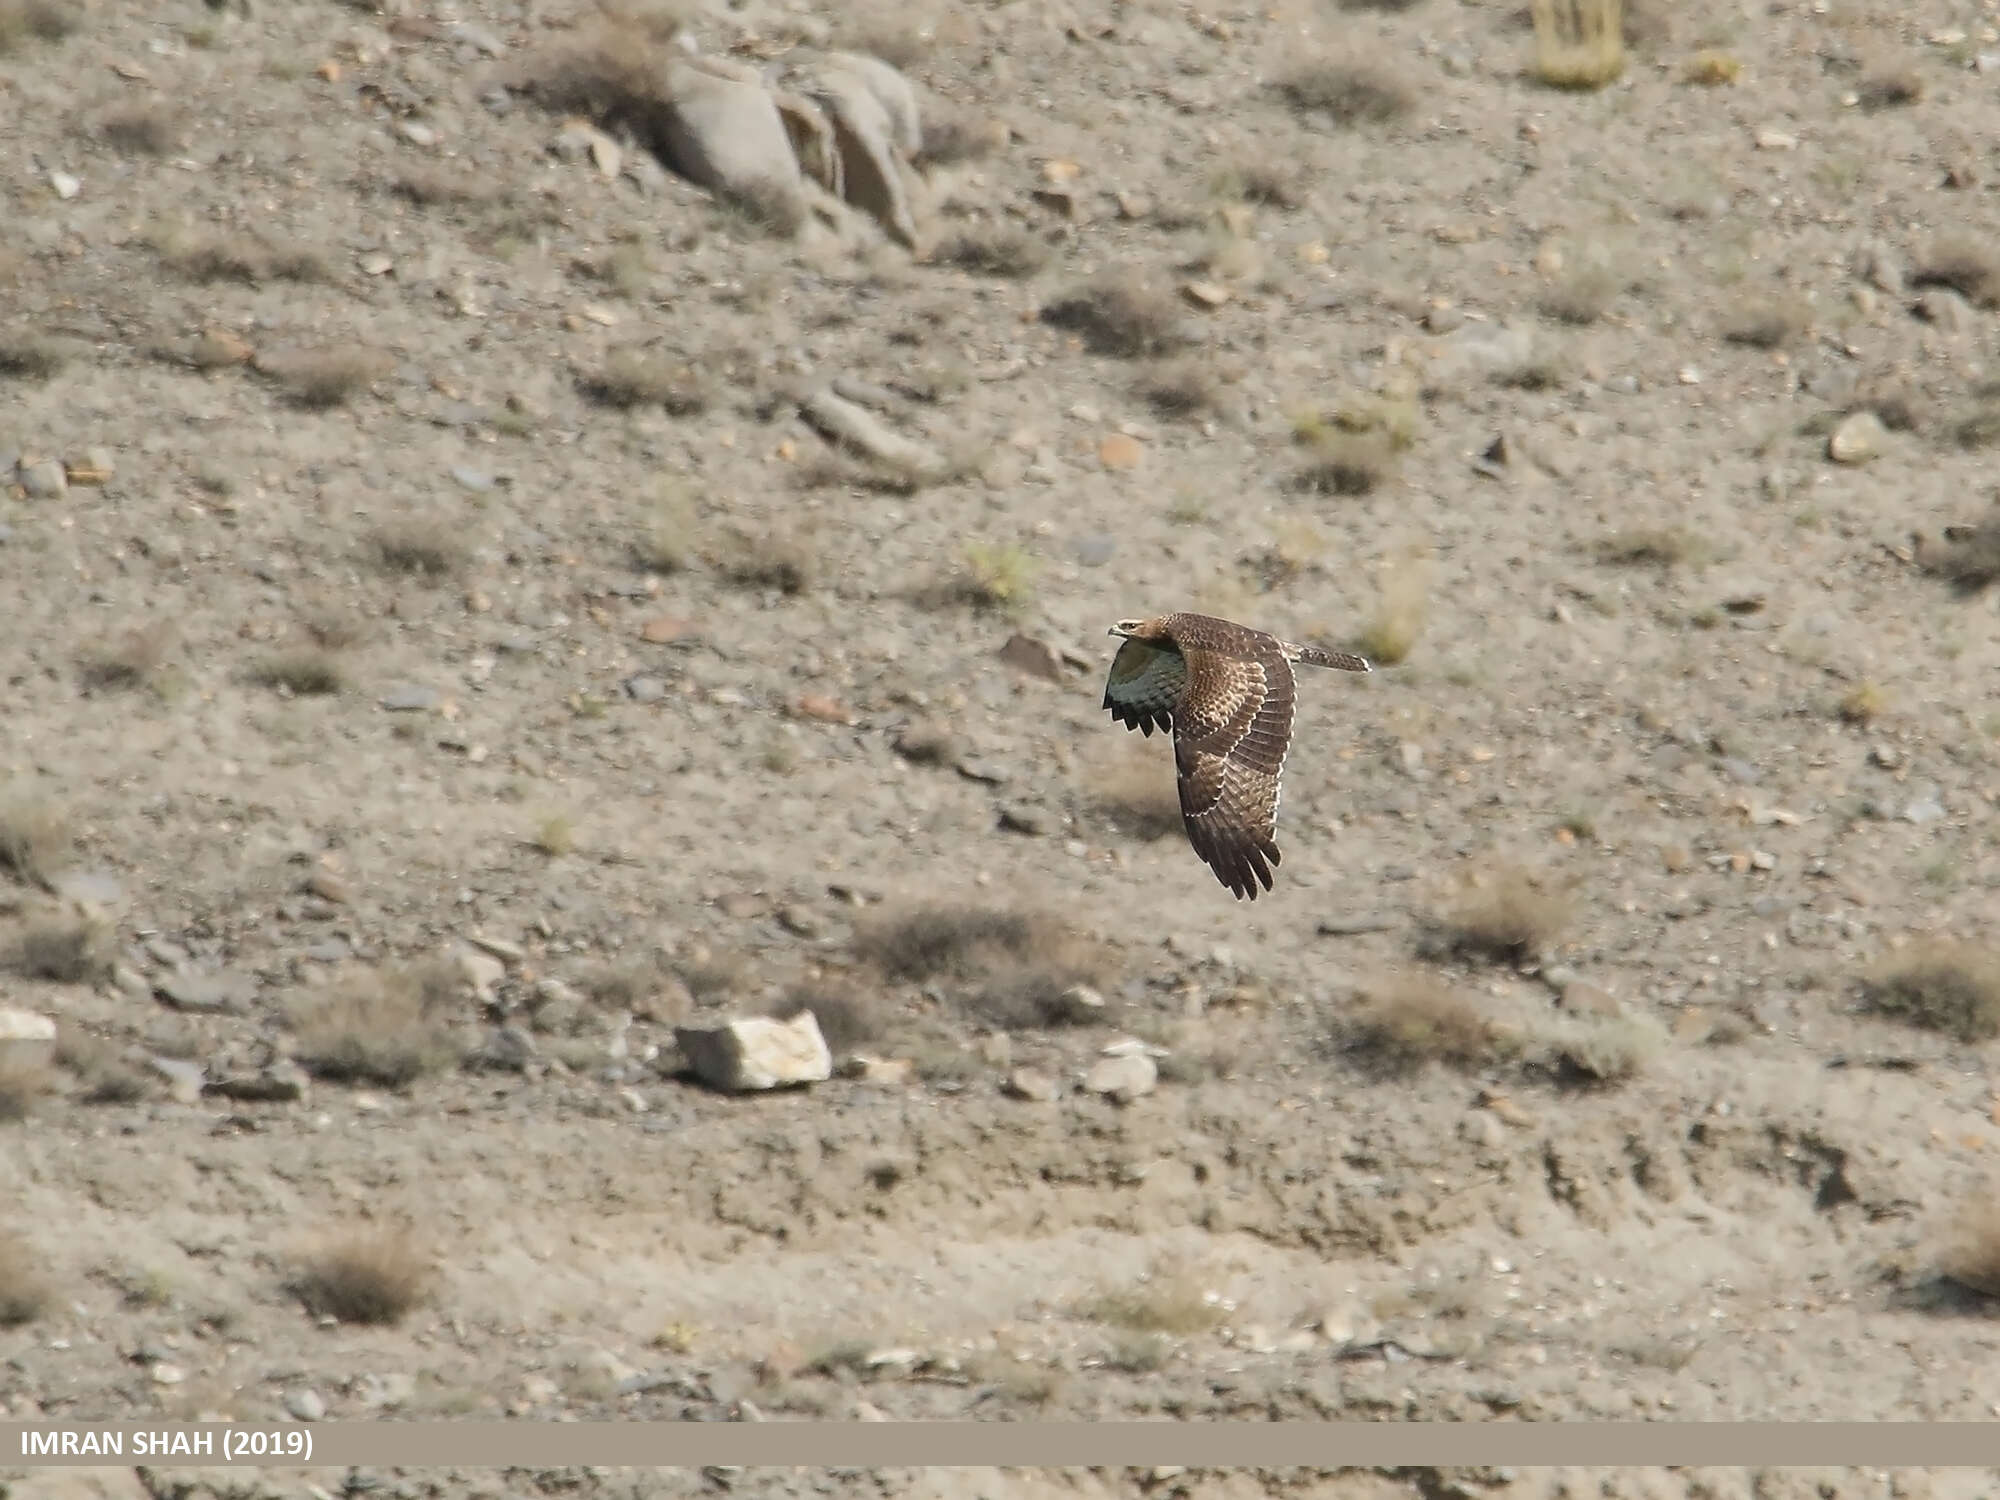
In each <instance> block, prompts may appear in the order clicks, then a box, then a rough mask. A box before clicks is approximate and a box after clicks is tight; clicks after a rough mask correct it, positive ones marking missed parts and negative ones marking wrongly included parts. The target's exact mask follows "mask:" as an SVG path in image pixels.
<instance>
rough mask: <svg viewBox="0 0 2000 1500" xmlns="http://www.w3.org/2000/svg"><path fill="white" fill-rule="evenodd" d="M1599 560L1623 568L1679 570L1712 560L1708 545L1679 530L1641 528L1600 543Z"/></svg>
mask: <svg viewBox="0 0 2000 1500" xmlns="http://www.w3.org/2000/svg"><path fill="white" fill-rule="evenodd" d="M1595 551H1596V553H1597V560H1598V561H1599V562H1601V563H1605V564H1608V565H1610V566H1612V567H1620V568H1642V567H1643V568H1677V567H1681V566H1683V565H1685V564H1690V563H1698V562H1701V561H1703V560H1704V559H1705V558H1706V557H1707V556H1708V547H1707V544H1706V543H1704V542H1703V541H1702V539H1701V538H1700V537H1698V536H1696V535H1695V534H1694V533H1693V532H1691V531H1688V530H1686V529H1685V528H1683V527H1679V526H1639V527H1632V528H1629V529H1627V530H1624V531H1614V532H1613V533H1611V535H1610V536H1607V537H1602V538H1600V539H1599V540H1598V542H1597V545H1596V548H1595Z"/></svg>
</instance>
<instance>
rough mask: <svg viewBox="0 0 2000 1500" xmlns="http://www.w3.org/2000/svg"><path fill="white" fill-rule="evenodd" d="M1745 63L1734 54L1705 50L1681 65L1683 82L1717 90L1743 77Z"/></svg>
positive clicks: (1711, 48) (1712, 49)
mask: <svg viewBox="0 0 2000 1500" xmlns="http://www.w3.org/2000/svg"><path fill="white" fill-rule="evenodd" d="M1742 73H1743V63H1742V61H1741V59H1739V58H1738V57H1737V56H1736V55H1735V54H1734V53H1731V52H1722V51H1719V50H1717V49H1716V48H1713V47H1708V48H1704V49H1703V50H1702V51H1700V52H1697V53H1695V54H1694V56H1692V57H1690V58H1689V59H1688V60H1687V61H1686V62H1685V63H1683V64H1682V65H1681V82H1683V83H1693V84H1699V85H1700V86H1702V87H1703V88H1716V87H1718V86H1720V85H1722V84H1725V83H1734V82H1736V80H1737V79H1738V78H1739V77H1741V76H1742Z"/></svg>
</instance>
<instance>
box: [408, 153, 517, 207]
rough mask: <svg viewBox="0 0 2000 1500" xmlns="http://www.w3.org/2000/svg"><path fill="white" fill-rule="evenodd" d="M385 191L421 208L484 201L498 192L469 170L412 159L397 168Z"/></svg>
mask: <svg viewBox="0 0 2000 1500" xmlns="http://www.w3.org/2000/svg"><path fill="white" fill-rule="evenodd" d="M387 187H388V190H389V191H390V192H391V193H393V194H395V195H396V196H397V197H398V198H402V199H404V200H406V201H407V202H410V203H414V204H416V205H418V206H419V207H422V208H434V207H438V206H441V205H444V204H450V203H485V202H487V201H489V200H491V199H493V198H494V197H496V196H497V195H498V190H497V189H495V188H494V187H493V186H492V185H491V184H490V183H488V182H487V181H486V180H485V179H484V178H482V177H479V176H477V175H475V174H474V173H472V172H469V171H463V170H458V169H454V168H449V167H442V166H431V165H428V164H426V163H422V162H416V163H412V164H410V165H408V166H404V167H399V168H397V170H396V172H395V173H394V175H393V176H391V177H390V178H389V179H388V182H387Z"/></svg>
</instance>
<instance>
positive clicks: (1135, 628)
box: [1107, 620, 1152, 640]
mask: <svg viewBox="0 0 2000 1500" xmlns="http://www.w3.org/2000/svg"><path fill="white" fill-rule="evenodd" d="M1151 623H1152V622H1151V621H1149V620H1120V621H1119V622H1118V623H1117V624H1116V625H1113V626H1112V627H1111V629H1110V630H1109V631H1108V632H1107V634H1110V635H1115V636H1122V637H1124V638H1125V639H1127V640H1129V639H1131V638H1133V637H1135V636H1136V637H1138V638H1139V639H1141V640H1144V639H1145V638H1146V634H1147V627H1148V626H1149V625H1150V624H1151Z"/></svg>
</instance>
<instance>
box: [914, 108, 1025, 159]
mask: <svg viewBox="0 0 2000 1500" xmlns="http://www.w3.org/2000/svg"><path fill="white" fill-rule="evenodd" d="M1003 134H1004V131H1003V130H996V129H995V128H994V127H993V126H992V125H991V124H988V123H986V122H983V121H980V120H976V119H974V118H972V117H971V116H970V115H966V114H950V113H948V114H943V115H939V116H936V117H935V118H933V117H931V116H929V115H926V117H925V119H924V122H923V137H924V138H923V144H922V145H921V146H920V147H919V148H918V150H917V155H916V160H915V165H916V166H917V167H919V168H922V169H926V170H927V169H929V168H931V167H948V166H951V165H952V164H953V163H955V162H963V161H976V160H978V159H979V158H980V157H982V156H990V155H992V154H993V152H995V151H996V150H998V149H999V148H1000V145H1001V142H1002V139H1003Z"/></svg>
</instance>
